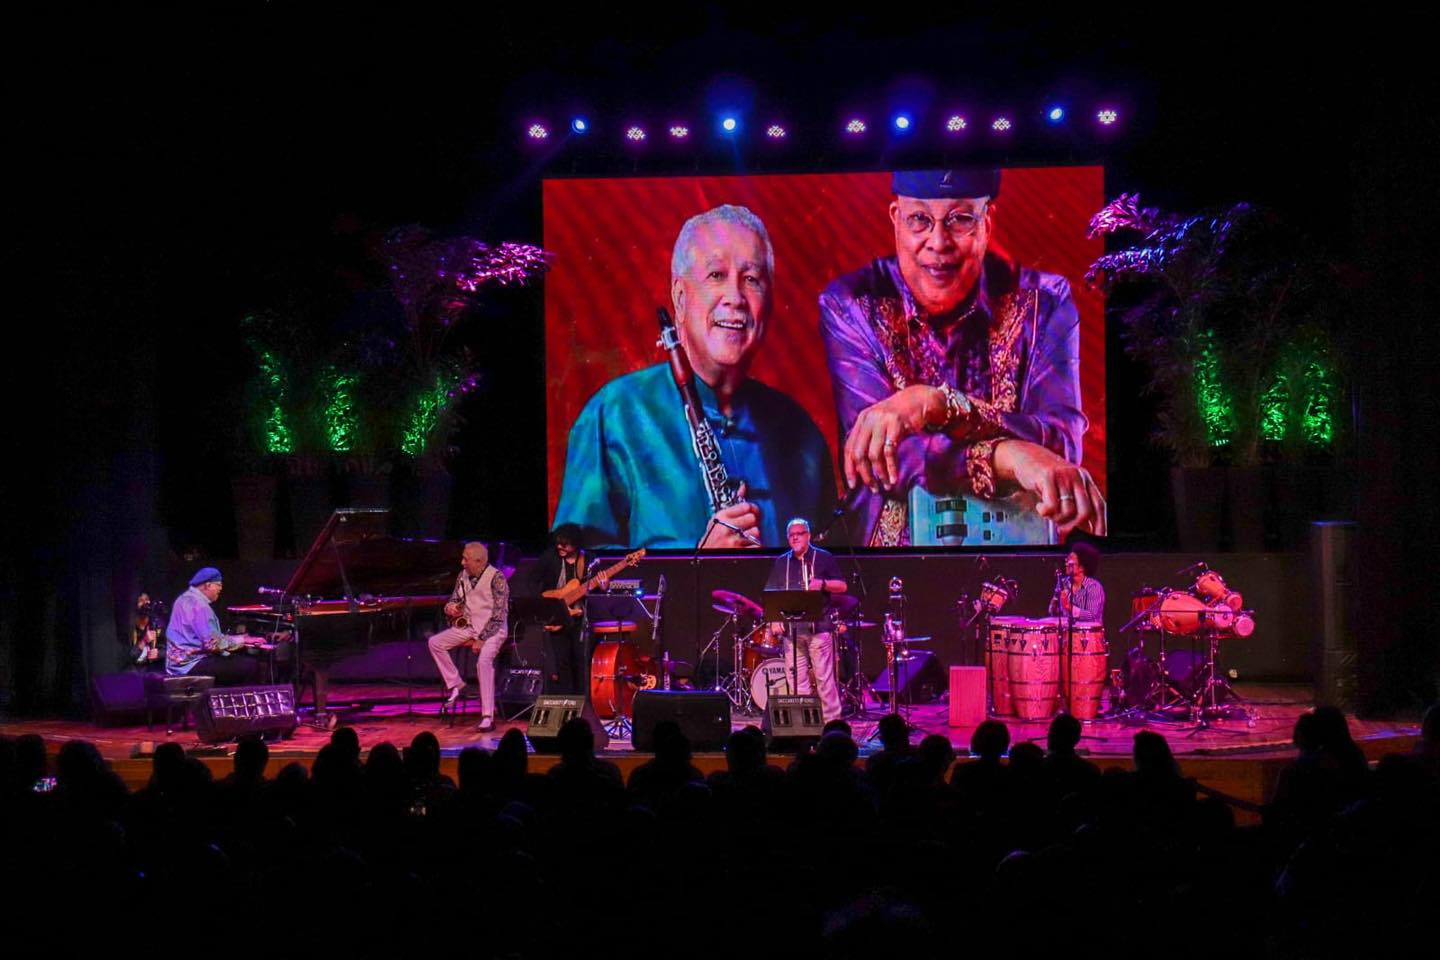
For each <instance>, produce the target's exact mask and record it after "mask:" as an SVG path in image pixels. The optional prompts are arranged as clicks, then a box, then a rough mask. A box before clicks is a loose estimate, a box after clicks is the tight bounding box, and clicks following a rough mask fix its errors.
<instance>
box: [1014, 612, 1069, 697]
mask: <svg viewBox="0 0 1440 960" xmlns="http://www.w3.org/2000/svg"><path fill="white" fill-rule="evenodd" d="M1012 633H1013V639H1012V640H1011V641H1010V642H1009V647H1010V655H1009V657H1008V658H1007V660H1008V663H1007V664H1006V666H1007V668H1008V670H1009V673H1010V677H1009V680H1010V700H1011V703H1012V704H1013V705H1014V707H1015V715H1016V716H1017V717H1019V718H1020V719H1021V720H1044V719H1046V718H1047V717H1051V716H1054V714H1055V709H1056V707H1057V706H1058V704H1059V700H1060V638H1059V636H1058V634H1057V632H1056V630H1055V623H1054V621H1053V620H1052V621H1048V622H1047V621H1044V620H1027V621H1026V622H1025V623H1024V624H1022V625H1020V626H1017V627H1015V628H1014V630H1013V631H1012Z"/></svg>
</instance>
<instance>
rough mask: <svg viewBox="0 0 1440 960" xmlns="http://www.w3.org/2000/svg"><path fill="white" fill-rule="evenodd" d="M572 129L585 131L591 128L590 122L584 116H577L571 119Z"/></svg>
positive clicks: (580, 131)
mask: <svg viewBox="0 0 1440 960" xmlns="http://www.w3.org/2000/svg"><path fill="white" fill-rule="evenodd" d="M570 129H571V130H573V131H575V132H576V133H585V132H587V131H588V130H589V129H590V124H589V123H587V122H586V120H585V118H584V117H576V118H575V119H574V120H571V121H570Z"/></svg>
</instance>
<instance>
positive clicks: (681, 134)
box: [670, 123, 690, 140]
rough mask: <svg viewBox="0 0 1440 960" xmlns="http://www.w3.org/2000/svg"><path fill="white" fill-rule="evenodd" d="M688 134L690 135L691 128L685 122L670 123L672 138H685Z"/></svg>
mask: <svg viewBox="0 0 1440 960" xmlns="http://www.w3.org/2000/svg"><path fill="white" fill-rule="evenodd" d="M688 136H690V128H689V127H687V126H685V124H683V123H675V124H671V125H670V139H672V140H684V139H685V138H686V137H688Z"/></svg>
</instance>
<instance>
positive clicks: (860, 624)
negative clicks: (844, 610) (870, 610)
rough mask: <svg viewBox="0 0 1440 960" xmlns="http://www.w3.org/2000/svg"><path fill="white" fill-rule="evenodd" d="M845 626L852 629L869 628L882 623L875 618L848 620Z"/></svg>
mask: <svg viewBox="0 0 1440 960" xmlns="http://www.w3.org/2000/svg"><path fill="white" fill-rule="evenodd" d="M845 626H847V627H849V628H850V629H851V630H869V629H870V628H871V627H878V626H880V624H878V623H876V622H875V621H874V620H846V621H845Z"/></svg>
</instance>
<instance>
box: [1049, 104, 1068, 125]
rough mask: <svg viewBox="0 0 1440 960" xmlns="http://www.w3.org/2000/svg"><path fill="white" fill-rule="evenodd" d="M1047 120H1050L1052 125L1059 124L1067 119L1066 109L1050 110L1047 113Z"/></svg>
mask: <svg viewBox="0 0 1440 960" xmlns="http://www.w3.org/2000/svg"><path fill="white" fill-rule="evenodd" d="M1045 119H1046V120H1049V121H1050V122H1051V123H1059V122H1060V121H1061V120H1064V119H1065V108H1064V107H1051V108H1050V109H1049V110H1047V111H1045Z"/></svg>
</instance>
